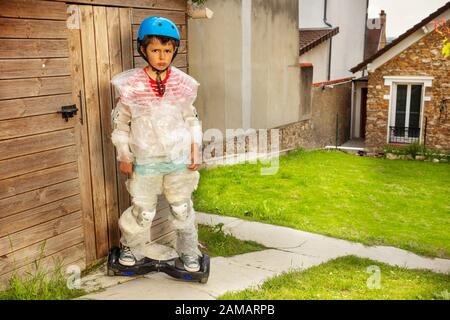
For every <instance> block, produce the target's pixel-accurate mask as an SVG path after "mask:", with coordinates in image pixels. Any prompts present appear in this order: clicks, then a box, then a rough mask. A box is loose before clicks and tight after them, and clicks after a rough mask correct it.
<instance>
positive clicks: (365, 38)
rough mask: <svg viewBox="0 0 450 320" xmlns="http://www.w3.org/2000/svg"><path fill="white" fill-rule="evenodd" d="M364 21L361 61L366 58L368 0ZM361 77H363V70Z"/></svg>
mask: <svg viewBox="0 0 450 320" xmlns="http://www.w3.org/2000/svg"><path fill="white" fill-rule="evenodd" d="M366 3H367V4H366V21H364V50H363V58H362V60H361V61H364V60H366V53H367V48H366V43H367V22H368V21H369V0H366ZM363 77H364V71H363Z"/></svg>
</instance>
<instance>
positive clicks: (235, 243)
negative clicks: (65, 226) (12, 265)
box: [0, 225, 266, 300]
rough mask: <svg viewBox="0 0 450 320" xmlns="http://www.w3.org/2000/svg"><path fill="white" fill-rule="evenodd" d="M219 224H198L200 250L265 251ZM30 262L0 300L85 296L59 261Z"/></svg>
mask: <svg viewBox="0 0 450 320" xmlns="http://www.w3.org/2000/svg"><path fill="white" fill-rule="evenodd" d="M222 226H223V225H217V226H215V227H209V226H203V225H200V226H199V241H200V243H201V244H202V245H203V247H204V249H203V250H202V251H203V252H205V253H207V254H208V255H209V256H211V257H216V256H222V257H229V256H234V255H238V254H243V253H248V252H254V251H260V250H265V249H266V248H265V247H264V246H262V245H260V244H258V243H256V242H253V241H240V240H238V239H236V238H234V237H233V236H231V235H227V234H225V233H224V232H223V231H222ZM40 256H41V258H39V259H37V260H36V261H35V263H34V269H35V271H34V272H29V273H26V274H25V275H23V276H19V275H17V274H15V275H13V277H12V278H11V280H10V283H9V287H8V289H7V290H6V291H0V300H69V299H75V298H78V297H81V296H83V295H86V294H87V292H86V291H84V290H82V289H69V288H68V286H67V276H66V275H65V273H64V271H63V268H62V263H61V262H58V261H55V262H54V264H55V268H54V270H53V272H51V273H50V272H48V271H46V270H44V268H43V267H42V266H41V265H40V262H41V259H42V257H43V256H44V255H43V248H42V252H41V255H40ZM105 261H106V259H101V260H99V261H97V262H96V263H95V264H93V265H91V266H90V267H88V268H86V269H85V270H83V272H82V273H81V276H82V277H84V276H86V275H88V274H89V273H92V272H94V271H96V270H98V269H99V268H101V267H102V266H103V265H104V263H105Z"/></svg>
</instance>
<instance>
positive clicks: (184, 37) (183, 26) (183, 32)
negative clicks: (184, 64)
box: [132, 24, 187, 42]
mask: <svg viewBox="0 0 450 320" xmlns="http://www.w3.org/2000/svg"><path fill="white" fill-rule="evenodd" d="M177 27H178V30H179V31H180V40H187V26H186V24H180V25H177ZM138 31H139V25H138V24H133V26H132V35H133V42H136V39H137V34H138Z"/></svg>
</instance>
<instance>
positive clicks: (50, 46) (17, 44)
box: [0, 39, 68, 59]
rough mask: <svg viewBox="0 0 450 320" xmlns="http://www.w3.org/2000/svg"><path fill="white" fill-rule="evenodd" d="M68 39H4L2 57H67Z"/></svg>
mask: <svg viewBox="0 0 450 320" xmlns="http://www.w3.org/2000/svg"><path fill="white" fill-rule="evenodd" d="M67 56H68V48H67V40H54V39H51V40H46V39H2V45H1V46H0V59H23V58H66V57H67Z"/></svg>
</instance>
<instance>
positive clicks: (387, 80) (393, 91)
mask: <svg viewBox="0 0 450 320" xmlns="http://www.w3.org/2000/svg"><path fill="white" fill-rule="evenodd" d="M433 79H434V77H401V76H398V77H392V76H385V77H384V84H385V86H389V87H390V94H389V95H386V96H384V99H385V100H389V111H388V123H387V132H386V144H389V143H390V142H389V137H390V134H391V133H390V127H391V124H392V123H394V125H395V113H396V107H397V106H396V104H397V86H398V85H408V93H407V101H406V113H407V119H406V120H405V127H408V126H409V111H410V107H411V106H410V104H411V89H410V88H411V85H422V101H421V104H420V133H419V144H422V143H423V141H422V140H423V138H422V133H423V126H424V123H423V122H424V114H425V102H426V101H431V97H428V96H425V92H426V88H431V87H432V84H433Z"/></svg>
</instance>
